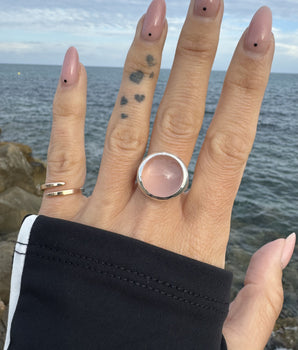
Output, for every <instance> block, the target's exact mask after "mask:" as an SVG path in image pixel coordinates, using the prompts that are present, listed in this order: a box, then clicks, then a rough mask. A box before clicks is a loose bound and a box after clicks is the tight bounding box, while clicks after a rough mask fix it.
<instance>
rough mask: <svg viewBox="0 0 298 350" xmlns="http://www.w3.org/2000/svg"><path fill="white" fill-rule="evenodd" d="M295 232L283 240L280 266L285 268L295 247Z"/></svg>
mask: <svg viewBox="0 0 298 350" xmlns="http://www.w3.org/2000/svg"><path fill="white" fill-rule="evenodd" d="M295 244H296V233H292V234H290V235H289V236H288V237H287V239H286V240H285V244H284V247H283V251H282V256H281V267H282V269H285V268H286V267H287V265H288V264H289V262H290V260H291V258H292V256H293V253H294V249H295Z"/></svg>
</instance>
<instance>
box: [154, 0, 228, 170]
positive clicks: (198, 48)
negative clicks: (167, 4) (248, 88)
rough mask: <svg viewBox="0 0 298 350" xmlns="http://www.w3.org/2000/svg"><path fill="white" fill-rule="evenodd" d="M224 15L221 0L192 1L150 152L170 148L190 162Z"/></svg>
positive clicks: (155, 125)
mask: <svg viewBox="0 0 298 350" xmlns="http://www.w3.org/2000/svg"><path fill="white" fill-rule="evenodd" d="M204 9H205V10H206V11H204ZM222 15H223V1H221V0H197V1H194V0H193V1H191V3H190V7H189V11H188V15H187V18H186V21H185V23H184V26H183V29H182V31H181V35H180V38H179V42H178V45H177V50H176V55H175V60H174V63H173V67H172V70H171V74H170V77H169V81H168V84H167V87H166V91H165V94H164V97H163V99H162V101H161V104H160V107H159V109H158V113H157V117H156V121H155V123H154V128H153V132H152V137H151V142H150V148H149V153H153V152H161V151H166V152H169V153H173V154H175V155H176V156H178V157H179V158H181V159H182V160H183V161H184V162H185V163H186V164H188V163H189V161H190V159H191V156H192V152H193V149H194V146H195V143H196V140H197V137H198V134H199V131H200V128H201V124H202V121H203V117H204V111H205V99H206V95H207V88H208V81H209V76H210V72H211V68H212V64H213V61H214V57H215V53H216V50H217V45H218V39H219V32H220V25H221V20H222Z"/></svg>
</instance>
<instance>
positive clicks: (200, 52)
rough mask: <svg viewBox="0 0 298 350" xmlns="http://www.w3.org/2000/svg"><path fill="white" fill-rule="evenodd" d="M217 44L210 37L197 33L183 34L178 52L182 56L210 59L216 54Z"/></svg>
mask: <svg viewBox="0 0 298 350" xmlns="http://www.w3.org/2000/svg"><path fill="white" fill-rule="evenodd" d="M216 46H217V44H216V43H215V42H213V40H211V39H210V38H207V37H200V38H198V37H197V36H195V35H191V34H185V35H183V36H182V37H181V38H180V40H179V44H178V46H177V54H178V55H180V56H183V57H184V56H194V57H198V56H199V57H200V59H201V60H204V61H205V60H206V61H209V60H210V59H211V58H212V57H213V56H214V55H215V48H216Z"/></svg>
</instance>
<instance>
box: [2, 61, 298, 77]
mask: <svg viewBox="0 0 298 350" xmlns="http://www.w3.org/2000/svg"><path fill="white" fill-rule="evenodd" d="M0 65H11V66H13V65H19V66H50V67H62V64H44V63H5V62H0ZM84 67H86V68H119V69H123V66H122V67H120V66H93V65H84ZM160 69H164V70H171V67H170V68H167V67H163V68H160ZM212 71H213V72H227V70H223V69H212ZM272 73H273V74H295V75H297V74H298V72H296V73H295V72H276V71H271V74H272Z"/></svg>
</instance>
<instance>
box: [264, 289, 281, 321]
mask: <svg viewBox="0 0 298 350" xmlns="http://www.w3.org/2000/svg"><path fill="white" fill-rule="evenodd" d="M263 297H264V301H265V302H264V306H265V310H264V316H265V317H266V318H267V319H268V320H272V319H274V320H276V319H277V318H278V316H279V314H280V312H281V309H282V306H283V300H284V292H283V288H282V286H281V285H279V286H278V287H275V288H267V290H266V291H265V292H264V296H263Z"/></svg>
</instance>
